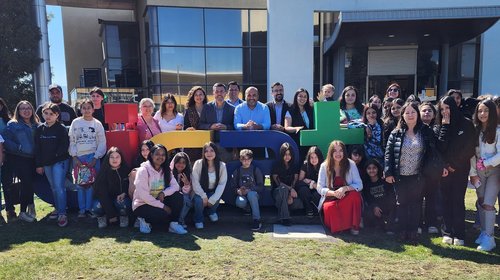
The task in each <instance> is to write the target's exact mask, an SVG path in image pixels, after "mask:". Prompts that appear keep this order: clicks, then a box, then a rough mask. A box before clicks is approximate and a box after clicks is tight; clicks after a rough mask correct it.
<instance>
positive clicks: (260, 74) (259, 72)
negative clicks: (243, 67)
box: [251, 48, 267, 84]
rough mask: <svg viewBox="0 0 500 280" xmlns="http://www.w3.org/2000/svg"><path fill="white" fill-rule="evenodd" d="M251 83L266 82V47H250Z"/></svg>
mask: <svg viewBox="0 0 500 280" xmlns="http://www.w3.org/2000/svg"><path fill="white" fill-rule="evenodd" d="M251 62H252V81H251V82H252V83H253V84H260V83H262V84H265V83H266V82H267V49H265V48H252V53H251Z"/></svg>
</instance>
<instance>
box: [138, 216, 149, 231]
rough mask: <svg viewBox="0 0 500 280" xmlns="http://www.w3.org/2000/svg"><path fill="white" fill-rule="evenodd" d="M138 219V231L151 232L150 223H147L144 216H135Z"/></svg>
mask: <svg viewBox="0 0 500 280" xmlns="http://www.w3.org/2000/svg"><path fill="white" fill-rule="evenodd" d="M137 220H139V231H140V232H142V233H150V232H151V224H150V223H147V222H146V220H144V218H137Z"/></svg>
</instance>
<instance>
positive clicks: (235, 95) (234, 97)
mask: <svg viewBox="0 0 500 280" xmlns="http://www.w3.org/2000/svg"><path fill="white" fill-rule="evenodd" d="M227 92H228V99H227V100H226V102H227V103H228V104H229V105H232V106H233V107H236V106H238V105H240V104H241V103H243V100H241V99H240V97H239V94H240V85H239V84H238V83H237V82H235V81H230V82H229V83H228V84H227Z"/></svg>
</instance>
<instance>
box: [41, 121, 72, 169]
mask: <svg viewBox="0 0 500 280" xmlns="http://www.w3.org/2000/svg"><path fill="white" fill-rule="evenodd" d="M68 148H69V136H68V131H67V129H66V128H65V127H64V126H63V125H62V124H60V123H59V122H56V123H55V124H54V125H52V126H51V127H48V126H47V125H46V124H45V123H42V124H41V125H39V126H38V127H37V128H36V130H35V163H36V167H43V166H50V165H53V164H55V163H57V162H60V161H63V160H66V159H68V158H69V154H68Z"/></svg>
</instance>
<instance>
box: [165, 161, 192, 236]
mask: <svg viewBox="0 0 500 280" xmlns="http://www.w3.org/2000/svg"><path fill="white" fill-rule="evenodd" d="M170 169H172V174H173V175H174V178H175V179H176V180H177V182H178V183H179V186H180V188H181V190H180V193H181V194H182V197H183V198H184V199H183V204H182V210H181V214H180V216H179V224H180V225H181V226H183V227H184V228H187V225H186V222H185V219H186V216H187V214H188V212H189V210H190V209H191V208H192V207H193V197H194V192H193V188H192V187H191V186H192V185H191V162H190V161H189V156H188V154H186V153H184V152H178V153H177V154H175V156H174V158H173V159H172V161H171V162H170Z"/></svg>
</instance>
